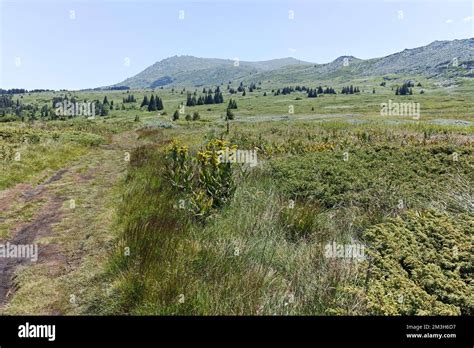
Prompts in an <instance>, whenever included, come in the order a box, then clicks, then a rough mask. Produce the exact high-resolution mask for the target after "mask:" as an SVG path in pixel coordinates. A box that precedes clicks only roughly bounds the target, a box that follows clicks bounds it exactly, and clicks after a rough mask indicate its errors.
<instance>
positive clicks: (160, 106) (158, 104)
mask: <svg viewBox="0 0 474 348" xmlns="http://www.w3.org/2000/svg"><path fill="white" fill-rule="evenodd" d="M156 109H157V110H163V109H164V106H163V100H162V99H161V98H160V97H158V96H156Z"/></svg>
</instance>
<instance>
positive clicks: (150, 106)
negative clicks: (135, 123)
mask: <svg viewBox="0 0 474 348" xmlns="http://www.w3.org/2000/svg"><path fill="white" fill-rule="evenodd" d="M148 111H156V99H155V96H154V95H153V94H152V95H151V98H150V103H149V104H148Z"/></svg>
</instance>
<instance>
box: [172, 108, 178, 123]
mask: <svg viewBox="0 0 474 348" xmlns="http://www.w3.org/2000/svg"><path fill="white" fill-rule="evenodd" d="M177 120H179V111H178V110H176V111H175V112H174V114H173V121H177Z"/></svg>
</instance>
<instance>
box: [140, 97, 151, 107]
mask: <svg viewBox="0 0 474 348" xmlns="http://www.w3.org/2000/svg"><path fill="white" fill-rule="evenodd" d="M148 104H149V101H148V97H147V96H144V97H143V101H142V104H141V105H140V107H143V106H145V105H146V106H148Z"/></svg>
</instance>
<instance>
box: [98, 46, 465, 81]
mask: <svg viewBox="0 0 474 348" xmlns="http://www.w3.org/2000/svg"><path fill="white" fill-rule="evenodd" d="M455 60H456V64H457V65H455V63H454V62H455ZM450 65H451V67H452V68H451V67H450ZM473 68H474V38H469V39H455V40H443V41H439V40H436V41H433V42H432V43H430V44H428V45H425V46H420V47H415V48H409V49H404V50H403V51H400V52H396V53H392V54H390V55H387V56H383V57H377V58H369V59H360V58H356V57H354V56H351V55H344V56H340V57H337V58H336V59H334V60H333V61H331V62H329V63H322V64H321V63H311V62H307V61H303V60H299V59H296V58H293V57H285V58H276V59H270V60H265V61H256V62H252V61H239V60H237V59H223V58H202V57H195V56H191V55H180V56H177V55H175V56H172V57H168V58H165V59H162V60H160V61H157V62H155V63H154V64H152V65H150V66H149V67H147V68H146V69H144V70H143V71H141V72H140V73H138V74H136V75H134V76H132V77H129V78H127V79H125V80H124V81H122V82H120V83H117V84H115V85H112V86H108V87H105V88H110V87H119V86H126V87H129V88H132V89H133V88H157V87H162V86H203V85H215V84H221V83H224V82H226V81H230V80H232V81H234V80H237V81H239V80H240V81H251V80H258V79H259V80H270V81H271V80H274V79H275V78H278V80H279V81H282V82H288V83H297V82H307V81H313V80H315V79H330V78H335V77H340V76H346V77H351V76H352V77H363V76H371V75H373V76H380V75H389V74H421V75H428V76H439V75H443V74H446V73H447V74H450V75H461V76H462V75H467V76H472V71H471V70H472V69H473Z"/></svg>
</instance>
